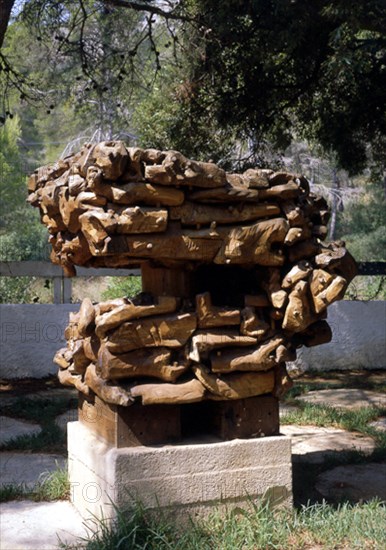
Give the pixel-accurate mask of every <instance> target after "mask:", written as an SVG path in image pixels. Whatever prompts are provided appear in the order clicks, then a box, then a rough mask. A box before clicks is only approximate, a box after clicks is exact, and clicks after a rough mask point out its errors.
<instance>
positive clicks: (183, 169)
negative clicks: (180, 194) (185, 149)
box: [145, 151, 226, 188]
mask: <svg viewBox="0 0 386 550" xmlns="http://www.w3.org/2000/svg"><path fill="white" fill-rule="evenodd" d="M145 179H146V180H147V181H150V182H152V183H158V184H161V185H177V186H178V185H187V186H192V187H203V188H217V187H222V186H223V185H225V183H226V177H225V172H224V170H222V169H221V168H219V167H218V166H217V165H216V164H213V163H211V162H197V161H193V160H189V159H187V158H186V157H184V155H182V154H181V153H179V152H177V151H168V152H167V153H166V154H165V157H164V159H163V160H162V164H153V165H152V164H150V165H147V166H145Z"/></svg>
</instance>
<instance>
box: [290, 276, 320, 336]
mask: <svg viewBox="0 0 386 550" xmlns="http://www.w3.org/2000/svg"><path fill="white" fill-rule="evenodd" d="M314 321H316V317H315V314H314V313H313V312H312V309H311V304H310V297H309V284H308V283H307V282H306V281H299V282H298V283H296V285H295V287H294V289H293V290H292V291H291V293H290V295H289V302H288V305H287V308H286V310H285V314H284V320H283V324H282V327H283V329H285V330H289V331H291V332H294V333H296V332H302V331H303V330H305V329H306V328H307V327H308V326H309V325H311V324H312V323H313V322H314Z"/></svg>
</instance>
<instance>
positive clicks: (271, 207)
mask: <svg viewBox="0 0 386 550" xmlns="http://www.w3.org/2000/svg"><path fill="white" fill-rule="evenodd" d="M278 214H280V208H279V207H278V206H277V205H276V204H273V203H259V204H248V203H247V204H235V205H229V206H228V207H226V208H224V207H220V206H213V205H210V204H199V203H198V204H197V203H194V202H189V201H185V202H184V204H183V205H181V206H173V207H171V208H170V219H171V220H181V223H182V225H186V226H189V225H191V226H196V227H197V226H200V225H210V224H211V223H213V222H215V223H217V224H237V223H242V222H249V221H254V220H258V219H259V218H272V217H274V216H277V215H278Z"/></svg>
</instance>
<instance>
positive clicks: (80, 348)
mask: <svg viewBox="0 0 386 550" xmlns="http://www.w3.org/2000/svg"><path fill="white" fill-rule="evenodd" d="M83 342H84V340H76V341H75V342H74V343H73V346H72V349H71V352H72V360H73V363H74V372H76V373H77V374H84V373H85V372H86V369H87V367H88V366H89V364H90V359H89V358H88V357H87V356H86V354H85V351H84V344H83Z"/></svg>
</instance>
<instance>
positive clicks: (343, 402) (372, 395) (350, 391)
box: [297, 388, 386, 409]
mask: <svg viewBox="0 0 386 550" xmlns="http://www.w3.org/2000/svg"><path fill="white" fill-rule="evenodd" d="M297 399H299V401H304V402H305V403H312V404H314V405H329V406H330V407H337V408H342V409H360V408H362V407H386V394H385V393H380V392H375V391H371V390H361V389H356V388H341V389H331V390H317V391H310V392H308V393H307V394H305V395H301V396H300V397H298V398H297Z"/></svg>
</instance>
